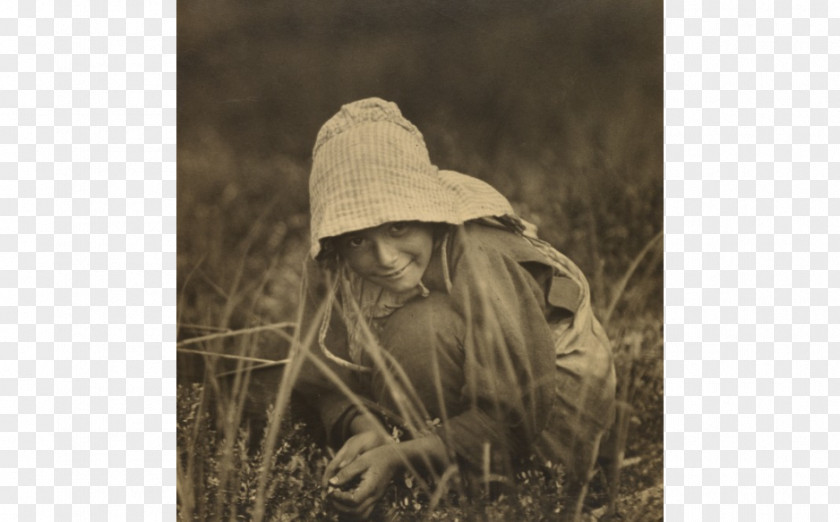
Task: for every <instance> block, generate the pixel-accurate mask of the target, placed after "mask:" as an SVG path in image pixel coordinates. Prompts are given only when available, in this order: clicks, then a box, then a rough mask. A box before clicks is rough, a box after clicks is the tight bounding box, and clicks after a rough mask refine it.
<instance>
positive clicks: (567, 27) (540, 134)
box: [178, 0, 663, 326]
mask: <svg viewBox="0 0 840 522" xmlns="http://www.w3.org/2000/svg"><path fill="white" fill-rule="evenodd" d="M661 25H662V6H661V3H660V2H656V1H653V0H641V1H638V2H622V1H619V0H595V1H579V0H566V1H562V0H561V1H557V0H555V1H547V0H542V1H537V0H526V1H513V0H510V1H501V0H499V1H490V0H481V1H479V0H472V1H467V2H464V1H461V2H448V1H442V0H425V1H417V0H412V1H406V0H396V1H385V0H377V1H367V2H358V1H350V0H340V1H338V0H333V1H324V2H308V1H303V0H282V1H277V0H253V1H250V2H247V3H243V2H235V1H232V0H207V1H201V2H199V1H197V0H187V1H184V2H179V3H178V226H179V234H178V268H179V271H178V274H179V289H181V290H182V295H181V298H182V299H183V300H185V301H184V302H185V304H188V305H189V304H195V303H197V302H199V301H201V302H202V303H203V305H205V304H206V303H208V302H209V303H213V302H219V303H220V302H221V300H223V299H224V298H225V296H226V295H231V294H234V293H236V292H235V290H239V289H241V286H240V285H248V284H250V285H260V284H263V292H262V293H263V294H264V296H265V299H264V301H262V302H258V303H252V304H251V305H249V307H247V308H246V310H248V312H247V313H246V312H243V311H242V310H243V309H241V308H237V310H236V311H235V312H234V313H233V316H232V317H231V321H233V325H234V326H241V325H243V324H247V323H250V322H253V321H254V317H256V316H258V315H259V314H263V315H264V314H269V315H270V316H271V319H273V320H277V319H288V318H289V317H290V314H291V311H292V310H293V309H294V304H295V303H294V301H295V296H296V290H295V288H296V283H295V280H296V275H297V274H298V273H299V270H300V266H299V265H300V261H301V260H302V259H303V257H304V255H305V250H306V243H307V242H308V239H307V228H306V227H307V219H308V218H307V210H308V202H307V179H308V169H309V155H310V150H311V146H312V143H313V142H314V139H315V135H316V133H317V131H318V128H319V127H320V125H321V124H322V123H323V122H324V121H326V120H327V119H328V118H329V117H330V116H331V115H332V114H334V113H335V112H336V111H337V110H338V108H339V107H340V105H341V104H343V103H347V102H349V101H352V100H355V99H359V98H362V97H366V96H374V95H375V96H381V97H383V98H386V99H389V100H392V101H394V102H396V103H397V104H398V105H399V106H400V108H401V109H402V110H403V112H404V114H405V115H406V117H408V119H410V120H411V121H413V122H414V123H415V124H416V125H417V126H418V127H419V128H420V130H421V131H422V132H423V133H424V135H425V137H426V141H427V143H428V146H429V149H430V154H431V157H432V160H433V162H435V163H436V164H437V165H439V166H440V167H442V168H448V169H453V170H459V171H461V172H465V173H468V174H471V175H474V176H477V177H480V178H482V179H485V180H487V181H489V182H490V183H491V184H493V185H494V186H496V187H497V188H498V189H499V190H501V191H502V192H503V193H504V194H505V195H506V196H508V197H509V198H510V199H511V201H512V202H513V204H514V207H515V208H517V210H518V211H519V212H520V213H521V214H522V215H523V217H525V218H526V219H529V220H531V221H533V222H534V223H536V224H537V225H539V227H540V230H541V234H542V235H543V236H544V237H545V239H547V240H549V241H550V242H551V243H553V244H554V245H555V246H557V247H558V248H559V249H560V250H561V251H563V252H564V253H566V254H567V255H569V256H570V257H571V258H572V259H574V260H575V261H576V262H577V263H578V264H579V265H581V268H582V269H583V270H584V272H585V273H587V274H588V275H589V276H590V278H591V279H592V283H593V285H592V286H593V298H594V301H595V305H596V309H597V308H599V307H603V306H605V305H606V303H607V302H608V300H609V298H610V297H611V296H610V295H609V291H608V289H609V288H610V286H611V284H612V283H613V282H614V281H615V280H617V279H618V278H620V277H621V275H622V273H623V270H625V269H626V267H627V265H628V264H629V262H630V260H632V259H633V257H634V256H635V255H636V253H637V252H638V251H639V250H640V249H641V248H642V246H643V245H644V244H645V242H646V241H647V240H648V239H649V238H651V237H652V236H653V235H655V234H656V233H657V232H658V231H659V230H660V229H661V226H662V145H661V144H662V102H663V100H662V92H663V91H662V27H661ZM196 267H198V268H197V269H196ZM268 269H271V270H272V271H273V272H274V273H272V274H271V275H270V276H269V280H268V281H262V279H261V278H262V275H263V274H264V273H265V271H266V270H268ZM652 270H654V272H653V273H654V274H655V275H656V276H657V277H652V278H649V284H648V288H645V289H644V290H645V293H646V295H648V296H649V299H648V302H646V303H645V304H646V306H648V307H650V308H652V309H656V308H661V293H662V289H661V266H659V267H654V268H653V269H652ZM243 271H244V272H243ZM243 273H244V274H245V277H243ZM188 277H191V282H190V284H189V285H186V288H187V290H186V292H184V291H183V289H184V288H185V283H186V279H187V278H188ZM219 306H221V304H219ZM180 312H181V321H182V322H183V323H197V324H200V323H201V322H202V321H206V320H207V317H202V316H201V315H202V314H201V313H200V312H198V310H196V309H195V308H194V307H193V306H187V307H182V309H181V311H180ZM258 312H259V314H258ZM216 326H219V325H216Z"/></svg>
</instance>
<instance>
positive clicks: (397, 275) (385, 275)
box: [379, 263, 410, 279]
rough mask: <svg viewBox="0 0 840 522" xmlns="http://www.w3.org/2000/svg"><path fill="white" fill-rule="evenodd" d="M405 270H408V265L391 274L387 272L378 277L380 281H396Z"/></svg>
mask: <svg viewBox="0 0 840 522" xmlns="http://www.w3.org/2000/svg"><path fill="white" fill-rule="evenodd" d="M409 264H410V263H409ZM407 268H408V265H405V266H404V267H402V268H400V269H399V270H394V271H393V272H388V273H387V274H383V275H381V276H379V277H381V278H382V279H397V278H399V277H400V276H402V275H403V274H404V273H405V271H406V269H407Z"/></svg>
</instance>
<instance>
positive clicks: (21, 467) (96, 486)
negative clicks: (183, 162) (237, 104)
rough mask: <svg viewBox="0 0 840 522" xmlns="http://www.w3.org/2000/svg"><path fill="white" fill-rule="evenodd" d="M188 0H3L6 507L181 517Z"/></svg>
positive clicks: (0, 501)
mask: <svg viewBox="0 0 840 522" xmlns="http://www.w3.org/2000/svg"><path fill="white" fill-rule="evenodd" d="M175 80H176V78H175V2H145V3H144V2H142V1H137V2H135V1H132V2H125V3H123V2H114V1H110V0H98V1H96V0H94V1H92V2H47V1H40V0H37V1H36V0H19V1H15V0H5V1H3V2H2V3H0V346H1V347H0V359H2V361H0V520H4V521H6V520H9V521H11V520H39V521H40V520H144V521H147V520H161V519H167V520H171V519H174V518H175V434H174V427H175V352H174V341H175V330H174V323H175V84H176V82H175Z"/></svg>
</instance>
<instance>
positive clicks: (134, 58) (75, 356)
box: [0, 0, 840, 521]
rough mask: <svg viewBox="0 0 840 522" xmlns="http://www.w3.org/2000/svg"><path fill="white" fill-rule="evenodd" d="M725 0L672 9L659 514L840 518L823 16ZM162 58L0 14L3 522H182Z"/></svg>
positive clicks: (168, 52)
mask: <svg viewBox="0 0 840 522" xmlns="http://www.w3.org/2000/svg"><path fill="white" fill-rule="evenodd" d="M53 4H55V5H53ZM721 4H722V5H718V3H713V2H682V1H671V0H668V1H667V2H666V3H665V9H666V17H667V18H666V21H665V33H666V37H665V51H666V53H667V56H666V59H665V69H666V71H665V76H664V79H665V87H666V89H667V92H666V96H665V123H666V126H667V129H666V133H665V134H666V143H665V158H666V165H665V172H666V179H665V196H666V202H665V204H666V216H667V217H666V223H665V229H666V233H667V237H666V252H665V266H666V284H667V290H666V296H665V303H666V310H665V313H666V321H667V326H666V331H665V337H666V347H665V355H666V364H665V372H666V382H665V386H666V394H667V398H666V401H665V413H666V430H667V434H666V436H665V466H666V470H665V482H666V508H665V514H666V519H667V520H669V521H670V520H735V519H738V520H753V519H777V520H838V519H840V508H837V507H835V506H831V505H830V503H831V499H838V498H840V440H838V438H840V403H839V401H840V377H837V375H840V371H838V370H840V368H838V366H840V362H838V361H836V360H832V357H831V354H832V352H835V353H836V352H837V350H838V347H837V345H836V344H834V345H833V346H830V342H831V341H832V340H833V341H834V342H835V343H836V342H837V340H838V337H839V336H838V326H836V325H837V324H838V323H840V308H838V306H837V305H835V306H830V305H829V303H831V302H835V303H836V302H838V297H840V295H838V292H840V290H838V288H840V271H835V270H831V269H830V268H829V267H830V266H834V265H836V264H838V261H840V259H838V258H840V235H838V234H840V233H838V232H835V233H832V232H831V231H832V230H834V231H838V230H840V227H838V225H840V223H838V221H839V220H840V215H838V214H840V210H838V208H840V202H839V201H838V198H840V150H838V147H837V146H836V144H837V143H840V110H838V109H835V108H833V107H840V73H838V72H837V71H840V36H838V35H840V4H837V3H833V2H830V1H829V0H823V1H819V2H810V3H809V2H775V3H768V2H759V3H758V4H759V5H756V2H748V1H739V2H734V1H733V2H721ZM175 47H176V46H175V2H126V3H123V2H112V1H106V0H98V1H93V2H90V3H87V2H55V3H53V2H42V1H34V0H19V1H18V2H15V1H14V0H9V1H6V2H2V3H1V4H0V358H2V359H3V361H2V363H0V520H51V519H56V520H71V519H73V520H159V519H167V520H169V519H173V518H174V514H175V469H174V468H175V436H174V427H175V401H174V395H175V354H174V341H175V334H174V332H175V330H174V322H175V273H174V271H175V216H174V214H175V84H176V81H175ZM830 144H834V145H835V146H833V147H832V146H830ZM832 296H834V297H832ZM838 358H840V357H837V356H835V359H838ZM830 376H834V377H830Z"/></svg>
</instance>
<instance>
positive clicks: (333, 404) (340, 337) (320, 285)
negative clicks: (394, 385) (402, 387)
mask: <svg viewBox="0 0 840 522" xmlns="http://www.w3.org/2000/svg"><path fill="white" fill-rule="evenodd" d="M304 271H305V275H304V282H303V286H304V289H303V292H302V294H303V301H304V303H303V315H302V319H301V325H300V332H301V334H300V335H301V339H306V338H307V337H308V338H311V339H312V340H311V342H309V343H307V344H305V345H304V346H303V347H302V349H303V350H304V351H305V352H307V353H308V354H309V356H311V357H315V358H317V359H319V360H320V361H321V362H323V363H324V364H326V365H327V366H328V367H329V368H330V369H331V370H332V371H333V372H334V373H335V374H336V375H337V376H338V377H339V378H340V379H341V380H342V381H343V382H344V384H346V385H347V386H348V387H349V388H350V389H351V390H353V391H354V392H356V393H358V392H359V386H358V382H357V379H356V378H355V376H354V375H353V374H352V372H351V371H349V370H347V369H345V368H341V367H339V366H338V365H336V364H335V363H333V362H332V361H330V360H328V359H327V357H326V356H324V355H323V353H321V348H320V346H319V343H318V330H319V328H320V325H321V322H322V320H323V313H324V310H322V308H323V305H324V302H325V299H326V292H327V291H328V290H327V284H326V281H325V278H324V275H323V272H322V271H321V270H320V269H319V268H318V266H317V264H316V263H315V262H314V261H312V260H307V264H306V267H305V270H304ZM324 344H325V345H326V346H327V347H328V348H329V349H330V351H332V352H333V353H334V354H335V355H337V356H339V357H342V358H347V336H346V331H345V328H344V325H343V324H342V322H341V319H340V318H339V317H338V314H336V313H333V314H331V318H330V324H329V327H328V329H327V333H326V338H325V340H324ZM294 388H295V392H296V393H297V395H298V396H299V397H300V398H302V399H303V400H304V401H305V402H306V403H307V404H308V405H309V406H310V407H312V408H313V409H315V410H316V411H317V412H318V416H319V417H320V419H321V422H322V424H323V426H324V429H325V430H326V436H327V443H328V444H329V445H331V446H333V447H337V446H340V445H341V444H342V443H343V442H344V440H345V439H346V438H347V437H348V436H349V433H348V427H349V425H350V421H352V420H353V418H354V417H355V416H356V413H357V409H356V407H355V406H354V404H353V402H352V401H351V400H350V399H348V398H347V397H346V396H345V395H344V393H343V392H342V391H341V390H339V389H338V387H337V386H336V384H335V383H334V382H333V381H332V380H331V379H330V378H328V377H327V376H326V375H325V374H324V373H323V372H322V371H321V370H320V369H319V368H318V367H317V366H316V365H314V364H313V363H312V362H311V360H309V359H307V360H306V361H304V362H303V364H302V366H301V370H300V374H299V375H298V376H297V379H296V380H295V387H294Z"/></svg>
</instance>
